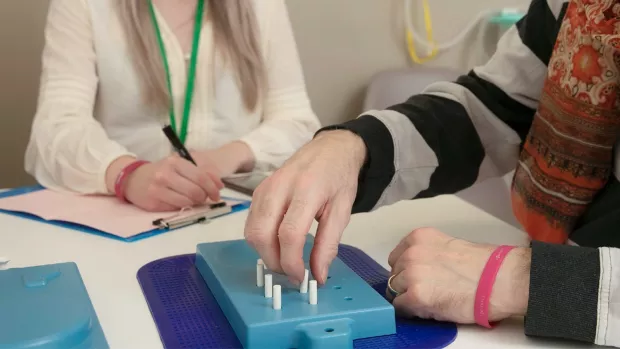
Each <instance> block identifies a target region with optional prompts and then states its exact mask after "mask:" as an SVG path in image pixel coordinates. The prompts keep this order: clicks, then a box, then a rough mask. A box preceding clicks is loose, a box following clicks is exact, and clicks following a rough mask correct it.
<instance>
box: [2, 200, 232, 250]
mask: <svg viewBox="0 0 620 349" xmlns="http://www.w3.org/2000/svg"><path fill="white" fill-rule="evenodd" d="M235 203H236V202H228V204H230V205H232V204H235ZM0 209H2V210H6V211H15V212H24V213H29V214H33V215H35V216H38V217H40V218H43V219H45V220H48V221H52V220H54V221H64V222H70V223H77V224H81V225H84V226H87V227H91V228H95V229H98V230H101V231H103V232H106V233H109V234H112V235H116V236H119V237H121V238H125V239H126V238H130V237H132V236H134V235H138V234H141V233H144V232H147V231H150V230H153V229H154V228H156V227H155V226H153V221H154V220H156V219H159V218H168V217H170V216H173V215H175V214H177V213H178V212H155V213H153V212H147V211H143V210H141V209H139V208H137V207H136V206H134V205H131V204H127V203H123V202H120V201H119V200H117V199H116V198H115V197H110V196H81V195H75V194H68V193H59V192H55V191H51V190H39V191H35V192H31V193H28V194H24V195H17V196H11V197H7V198H2V199H0ZM195 210H200V211H205V210H208V208H207V206H204V207H197V208H194V212H195ZM188 214H191V212H188Z"/></svg>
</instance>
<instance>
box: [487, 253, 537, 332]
mask: <svg viewBox="0 0 620 349" xmlns="http://www.w3.org/2000/svg"><path fill="white" fill-rule="evenodd" d="M531 261H532V250H531V249H530V248H524V247H520V248H515V249H514V250H512V251H511V252H510V253H509V254H508V255H507V256H506V259H505V260H504V263H503V264H502V267H501V268H500V270H499V273H498V274H497V279H496V281H495V285H494V287H493V292H492V294H491V300H490V305H489V318H490V319H491V320H492V321H498V320H501V319H505V318H508V317H512V316H525V314H526V312H527V305H528V300H529V289H530V265H531Z"/></svg>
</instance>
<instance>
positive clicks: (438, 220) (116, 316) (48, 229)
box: [0, 183, 590, 349]
mask: <svg viewBox="0 0 620 349" xmlns="http://www.w3.org/2000/svg"><path fill="white" fill-rule="evenodd" d="M493 185H499V186H501V183H499V184H497V183H496V184H493V183H491V186H493ZM477 190H478V189H477ZM498 190H502V189H501V188H498ZM479 192H480V193H482V194H485V193H493V192H494V190H493V188H492V187H491V188H489V187H486V188H485V187H484V185H483V186H482V187H481V189H480V190H479ZM228 194H230V193H228ZM470 194H471V193H470ZM474 196H475V195H474ZM505 205H508V202H506V203H505ZM498 212H499V211H498ZM502 212H505V211H502ZM246 215H247V211H245V212H240V213H236V214H233V215H229V216H226V217H222V218H219V219H217V220H215V221H213V222H211V223H210V224H208V225H195V226H192V227H187V228H185V229H181V230H178V231H174V232H170V233H165V234H162V235H159V236H155V237H151V238H148V239H145V240H142V241H138V242H134V243H125V242H119V241H115V240H111V239H106V238H102V237H98V236H95V235H90V234H84V233H80V232H77V231H73V230H68V229H63V228H59V227H55V226H52V225H48V224H43V223H37V222H34V221H29V220H25V219H20V218H16V217H13V216H8V215H2V214H0V256H6V257H9V258H10V259H11V262H10V264H9V266H10V267H23V266H33V265H41V264H49V263H58V262H69V261H71V262H76V263H77V265H78V267H79V269H80V272H81V274H82V277H83V279H84V282H85V284H86V287H87V289H88V292H89V294H90V297H91V299H92V302H93V305H94V307H95V310H96V311H97V315H98V316H99V319H100V321H101V325H102V327H103V330H104V332H105V335H106V337H107V340H108V342H109V344H110V346H111V348H121V349H130V348H131V349H139V348H149V349H151V348H161V347H162V344H161V341H160V339H159V335H158V333H157V329H156V327H155V324H154V322H153V319H152V317H151V314H150V312H149V309H148V306H147V304H146V301H145V299H144V297H143V295H142V291H141V289H140V286H139V285H138V282H137V279H136V273H137V271H138V269H139V268H140V267H142V266H143V265H145V264H147V263H149V262H151V261H153V260H156V259H159V258H164V257H169V256H174V255H179V254H187V253H193V252H194V251H195V247H196V245H197V244H198V243H201V242H209V241H219V240H231V239H240V238H243V226H244V221H245V217H246ZM423 226H433V227H436V228H439V229H441V230H443V231H445V232H446V233H449V234H452V235H454V236H457V237H461V238H466V239H469V240H472V241H479V242H489V243H508V244H525V243H527V242H526V237H525V235H524V234H523V233H522V232H521V231H519V230H518V229H517V228H515V227H514V226H513V225H511V224H509V223H507V222H505V221H503V220H502V219H500V218H498V217H495V216H493V215H491V214H489V213H487V212H484V211H483V210H481V209H479V208H478V207H476V206H474V205H472V204H470V203H467V202H465V201H463V200H462V199H460V198H458V197H455V196H442V197H437V198H433V199H425V200H417V201H409V202H402V203H399V204H396V205H393V206H390V207H385V208H382V209H380V210H377V211H376V212H373V213H366V214H359V215H356V216H354V217H353V218H352V220H351V223H350V224H349V226H348V228H347V230H346V231H345V233H344V236H343V239H342V242H343V243H346V244H349V245H353V246H355V247H358V248H361V249H362V250H363V251H365V252H366V253H368V254H369V255H370V256H371V257H373V258H374V259H375V260H377V261H378V262H380V263H381V264H382V265H383V266H386V267H387V257H388V255H389V253H390V252H391V250H392V248H393V247H394V246H396V244H397V243H398V241H399V240H400V239H401V238H402V237H403V236H404V235H406V234H407V233H408V232H409V231H411V230H412V229H414V228H417V227H423ZM315 228H316V225H315V226H313V228H312V231H313V232H314V229H315ZM541 345H542V346H544V347H548V348H571V347H590V346H583V345H580V344H575V343H566V342H561V343H559V342H547V341H544V342H541V341H538V340H530V339H527V338H526V337H525V336H524V335H523V321H522V320H521V319H515V320H510V321H505V322H503V323H502V324H501V325H500V326H499V327H498V328H496V329H495V330H492V331H489V330H484V329H480V328H478V327H476V326H460V328H459V333H458V336H457V339H456V341H455V342H454V343H453V344H452V345H451V346H450V347H449V348H455V349H456V348H473V347H475V348H477V349H483V348H530V347H540V346H541Z"/></svg>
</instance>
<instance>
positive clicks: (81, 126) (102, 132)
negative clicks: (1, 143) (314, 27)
mask: <svg viewBox="0 0 620 349" xmlns="http://www.w3.org/2000/svg"><path fill="white" fill-rule="evenodd" d="M45 38H46V45H45V49H44V52H43V72H42V77H41V87H40V96H39V104H38V110H37V114H36V116H35V119H34V122H33V126H32V134H31V138H30V143H29V145H28V149H27V152H26V170H27V171H28V172H29V173H30V174H32V175H33V176H34V177H35V178H36V179H37V180H38V182H39V183H40V184H41V185H43V186H45V187H48V188H50V189H54V190H62V191H71V192H76V193H80V194H109V195H116V196H117V197H118V198H119V199H121V200H127V201H129V202H132V203H133V204H135V205H136V206H139V207H141V208H143V209H145V210H150V211H165V210H173V209H178V208H180V207H186V206H190V205H194V204H198V203H201V202H204V201H205V200H206V199H208V198H210V199H214V200H217V199H219V190H220V189H221V188H222V182H221V180H220V179H221V178H222V177H224V176H227V175H230V174H232V173H235V172H248V171H252V170H271V169H274V168H277V167H279V166H280V165H281V164H282V163H283V162H284V161H285V160H286V159H287V158H288V157H289V156H290V155H291V154H292V153H294V152H295V150H297V149H298V148H299V147H300V146H302V145H303V144H304V143H306V142H307V141H308V140H310V139H311V137H312V135H313V134H314V132H315V131H316V130H317V129H318V128H319V122H318V120H317V118H316V116H315V115H314V113H313V111H312V109H311V107H310V103H309V100H308V97H307V93H306V90H305V87H304V80H303V75H302V71H301V67H300V63H299V57H298V54H297V51H296V47H295V41H294V38H293V34H292V30H291V26H290V23H289V18H288V14H287V11H286V7H285V4H284V0H269V1H258V0H226V1H223V0H210V1H207V0H52V1H51V4H50V10H49V15H48V22H47V27H46V31H45ZM165 125H170V126H171V127H172V129H173V130H174V131H175V133H176V134H177V136H178V138H179V139H180V140H181V141H182V142H183V143H184V145H185V147H186V148H187V149H189V151H190V152H191V154H192V157H193V158H194V159H195V161H196V164H197V166H196V165H194V164H192V163H191V162H189V161H186V160H184V159H183V158H181V157H179V156H175V155H174V154H175V152H174V148H173V147H172V146H171V144H170V142H169V140H168V139H167V138H166V137H165V135H164V133H163V132H162V127H163V126H165Z"/></svg>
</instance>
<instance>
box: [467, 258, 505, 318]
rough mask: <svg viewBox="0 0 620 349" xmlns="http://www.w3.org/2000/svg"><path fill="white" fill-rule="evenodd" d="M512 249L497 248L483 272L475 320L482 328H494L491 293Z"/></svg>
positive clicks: (477, 294)
mask: <svg viewBox="0 0 620 349" xmlns="http://www.w3.org/2000/svg"><path fill="white" fill-rule="evenodd" d="M512 249H514V246H499V247H498V248H496V249H495V251H493V253H492V254H491V257H489V260H488V261H487V264H486V265H485V266H484V269H483V270H482V275H481V276H480V281H479V282H478V289H477V290H476V299H475V301H474V319H475V320H476V323H477V324H478V325H480V326H483V327H486V328H493V326H494V324H490V323H489V300H490V299H491V292H492V291H493V285H494V284H495V278H496V277H497V273H498V272H499V268H500V267H501V266H502V262H503V261H504V258H506V255H508V252H510V251H511V250H512Z"/></svg>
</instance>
